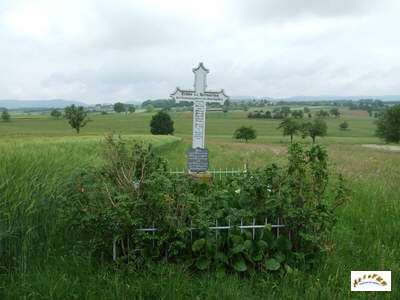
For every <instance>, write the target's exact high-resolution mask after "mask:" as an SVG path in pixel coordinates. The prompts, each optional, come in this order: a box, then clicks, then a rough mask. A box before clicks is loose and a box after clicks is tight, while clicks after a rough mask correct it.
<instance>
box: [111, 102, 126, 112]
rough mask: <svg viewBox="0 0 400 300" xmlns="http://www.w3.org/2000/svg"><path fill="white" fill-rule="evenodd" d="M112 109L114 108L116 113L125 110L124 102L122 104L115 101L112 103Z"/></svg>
mask: <svg viewBox="0 0 400 300" xmlns="http://www.w3.org/2000/svg"><path fill="white" fill-rule="evenodd" d="M114 110H115V112H117V113H122V112H125V111H126V108H125V104H123V103H121V102H117V103H115V104H114Z"/></svg>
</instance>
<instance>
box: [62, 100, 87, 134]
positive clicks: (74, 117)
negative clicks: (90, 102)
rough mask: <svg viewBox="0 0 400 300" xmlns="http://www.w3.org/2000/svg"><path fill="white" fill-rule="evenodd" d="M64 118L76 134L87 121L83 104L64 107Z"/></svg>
mask: <svg viewBox="0 0 400 300" xmlns="http://www.w3.org/2000/svg"><path fill="white" fill-rule="evenodd" d="M65 118H66V119H67V120H68V123H69V125H71V127H72V128H74V129H75V130H76V133H77V134H79V132H80V130H81V128H82V127H84V126H85V125H86V124H87V122H89V119H88V118H87V111H85V110H84V109H83V106H78V107H76V106H75V105H74V104H72V105H71V106H68V107H66V108H65Z"/></svg>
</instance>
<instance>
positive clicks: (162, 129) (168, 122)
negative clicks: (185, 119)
mask: <svg viewBox="0 0 400 300" xmlns="http://www.w3.org/2000/svg"><path fill="white" fill-rule="evenodd" d="M149 105H151V104H149ZM150 132H151V133H152V134H165V135H166V134H174V121H172V119H171V117H170V116H169V114H167V113H166V112H164V111H159V112H158V113H156V114H155V115H154V116H153V117H152V119H151V121H150Z"/></svg>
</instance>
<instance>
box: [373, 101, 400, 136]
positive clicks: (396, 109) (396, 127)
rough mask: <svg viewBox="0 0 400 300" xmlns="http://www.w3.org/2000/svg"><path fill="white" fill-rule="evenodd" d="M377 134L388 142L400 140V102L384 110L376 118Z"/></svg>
mask: <svg viewBox="0 0 400 300" xmlns="http://www.w3.org/2000/svg"><path fill="white" fill-rule="evenodd" d="M375 134H376V135H377V136H378V137H380V138H381V139H384V140H385V141H386V142H387V143H391V142H392V143H399V142H400V104H396V105H393V106H392V107H390V108H389V109H387V110H385V111H383V112H382V113H381V114H380V116H379V119H378V120H376V131H375Z"/></svg>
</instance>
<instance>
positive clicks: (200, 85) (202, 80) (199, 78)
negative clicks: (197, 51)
mask: <svg viewBox="0 0 400 300" xmlns="http://www.w3.org/2000/svg"><path fill="white" fill-rule="evenodd" d="M209 72H210V71H209V70H208V69H206V68H205V67H204V65H203V63H202V62H201V63H199V66H198V67H197V68H193V73H194V90H195V92H196V94H200V93H204V92H205V91H206V88H207V78H206V77H207V74H208V73H209Z"/></svg>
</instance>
